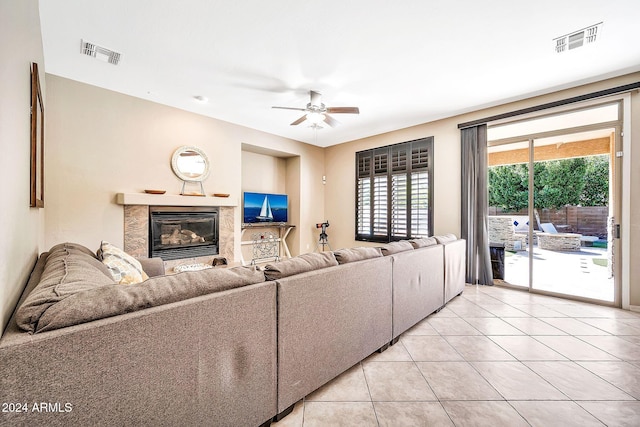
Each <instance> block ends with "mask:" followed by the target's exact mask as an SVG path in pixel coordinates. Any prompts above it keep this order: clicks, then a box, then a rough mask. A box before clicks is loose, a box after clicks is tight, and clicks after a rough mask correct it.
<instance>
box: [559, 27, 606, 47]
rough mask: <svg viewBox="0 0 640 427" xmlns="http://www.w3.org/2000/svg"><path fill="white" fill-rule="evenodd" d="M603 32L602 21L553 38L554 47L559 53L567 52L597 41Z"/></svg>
mask: <svg viewBox="0 0 640 427" xmlns="http://www.w3.org/2000/svg"><path fill="white" fill-rule="evenodd" d="M601 33H602V22H599V23H597V24H594V25H591V26H589V27H586V28H583V29H581V30H578V31H574V32H572V33H569V34H565V35H564V36H560V37H556V38H555V39H553V41H554V47H555V49H556V52H557V53H562V52H566V51H568V50H572V49H575V48H578V47H582V46H584V45H585V44H590V43H595V42H596V40H598V38H599V35H600V34H601Z"/></svg>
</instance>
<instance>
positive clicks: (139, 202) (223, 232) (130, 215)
mask: <svg viewBox="0 0 640 427" xmlns="http://www.w3.org/2000/svg"><path fill="white" fill-rule="evenodd" d="M145 196H146V195H142V194H134V195H128V194H123V193H119V194H118V195H117V197H116V202H117V203H118V204H120V205H123V208H124V251H125V252H127V253H128V254H130V255H132V256H135V257H148V256H149V206H156V205H158V206H168V205H174V206H190V205H191V204H193V205H197V206H215V207H217V208H218V212H219V217H218V220H219V230H218V232H219V247H218V255H213V256H204V257H197V258H183V259H177V260H169V261H165V262H164V264H165V269H166V270H167V271H170V270H171V269H173V267H175V266H176V265H181V264H190V263H211V261H212V260H213V258H215V257H225V258H226V259H227V261H228V262H229V265H233V264H234V226H235V220H234V219H235V209H236V208H235V206H234V205H233V201H231V200H222V201H220V200H216V199H219V198H214V197H208V198H198V199H197V202H196V201H195V200H194V199H193V198H190V197H188V196H158V195H154V196H152V197H153V198H151V197H145ZM207 199H209V200H207ZM192 200H193V201H192ZM194 202H195V203H194ZM224 204H226V206H224Z"/></svg>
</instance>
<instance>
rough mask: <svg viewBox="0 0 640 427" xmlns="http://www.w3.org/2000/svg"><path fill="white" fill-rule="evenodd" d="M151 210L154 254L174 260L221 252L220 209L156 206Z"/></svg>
mask: <svg viewBox="0 0 640 427" xmlns="http://www.w3.org/2000/svg"><path fill="white" fill-rule="evenodd" d="M149 212H150V221H149V232H150V236H149V246H150V247H149V253H150V254H151V256H152V257H160V258H162V259H163V260H170V259H181V258H194V257H200V256H207V255H217V254H218V211H217V209H215V208H197V207H189V208H183V207H168V206H155V207H151V208H150V209H149Z"/></svg>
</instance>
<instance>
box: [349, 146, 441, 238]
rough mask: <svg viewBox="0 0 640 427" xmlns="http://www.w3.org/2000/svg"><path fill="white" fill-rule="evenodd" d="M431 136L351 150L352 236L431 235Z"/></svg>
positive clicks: (402, 236) (392, 236)
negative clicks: (353, 168)
mask: <svg viewBox="0 0 640 427" xmlns="http://www.w3.org/2000/svg"><path fill="white" fill-rule="evenodd" d="M432 161H433V137H429V138H424V139H419V140H415V141H409V142H403V143H401V144H395V145H389V146H386V147H380V148H374V149H371V150H366V151H360V152H357V153H356V171H357V174H356V240H365V241H374V242H391V241H394V240H402V239H411V238H420V237H428V236H430V235H432V234H433V224H432V221H431V218H432V215H433V214H432V213H433V209H432V203H431V201H432V199H433V191H432V187H431V185H430V184H431V182H432V181H433V165H432Z"/></svg>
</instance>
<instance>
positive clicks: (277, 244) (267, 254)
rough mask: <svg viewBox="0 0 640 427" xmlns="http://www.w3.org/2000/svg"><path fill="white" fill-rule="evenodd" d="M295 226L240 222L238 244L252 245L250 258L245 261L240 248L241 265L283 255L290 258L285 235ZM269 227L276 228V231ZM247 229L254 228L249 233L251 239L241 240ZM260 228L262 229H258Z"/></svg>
mask: <svg viewBox="0 0 640 427" xmlns="http://www.w3.org/2000/svg"><path fill="white" fill-rule="evenodd" d="M295 227H296V226H295V225H291V224H286V223H268V222H259V223H245V224H242V231H241V233H240V245H241V246H251V247H252V257H251V260H249V261H246V260H245V258H244V254H243V253H242V247H241V248H240V261H241V262H242V265H249V264H251V265H253V264H256V263H258V262H266V261H278V260H279V259H280V258H282V256H283V252H284V256H286V257H287V258H291V252H289V246H287V240H286V239H287V236H288V235H289V233H290V232H291V230H293V229H294V228H295ZM269 229H277V233H274V232H273V231H271V230H269ZM247 230H252V231H253V230H255V232H254V233H252V234H251V240H243V237H244V235H245V232H246V231H247ZM260 230H262V231H260Z"/></svg>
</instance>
